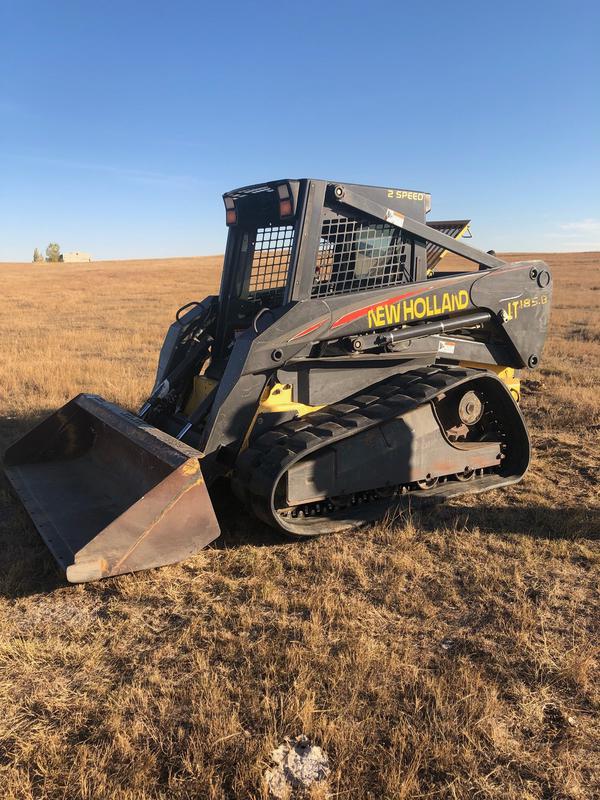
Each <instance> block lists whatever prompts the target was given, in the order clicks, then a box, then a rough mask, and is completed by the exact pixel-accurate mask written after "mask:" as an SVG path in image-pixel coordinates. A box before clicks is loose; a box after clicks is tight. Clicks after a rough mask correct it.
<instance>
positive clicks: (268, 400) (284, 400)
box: [258, 383, 323, 417]
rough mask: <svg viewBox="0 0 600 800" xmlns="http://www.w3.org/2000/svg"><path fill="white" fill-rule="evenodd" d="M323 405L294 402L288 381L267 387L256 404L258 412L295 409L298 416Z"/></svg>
mask: <svg viewBox="0 0 600 800" xmlns="http://www.w3.org/2000/svg"><path fill="white" fill-rule="evenodd" d="M320 408H323V406H307V405H305V404H304V403H295V402H294V399H293V390H292V387H291V386H290V384H289V383H276V384H274V385H273V386H271V387H267V389H265V391H264V392H263V396H262V397H261V398H260V403H259V404H258V413H259V414H271V413H273V412H276V413H277V414H281V412H283V411H295V412H296V413H297V414H298V416H299V417H303V416H304V415H305V414H310V412H311V411H318V410H319V409H320Z"/></svg>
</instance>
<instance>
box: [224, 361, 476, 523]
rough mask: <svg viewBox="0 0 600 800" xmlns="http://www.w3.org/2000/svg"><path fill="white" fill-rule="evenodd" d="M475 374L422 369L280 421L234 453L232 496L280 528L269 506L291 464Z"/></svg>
mask: <svg viewBox="0 0 600 800" xmlns="http://www.w3.org/2000/svg"><path fill="white" fill-rule="evenodd" d="M481 374H482V373H481V371H479V370H473V369H461V368H450V367H423V368H421V369H415V370H411V371H410V372H404V373H402V374H400V375H395V376H394V377H392V378H390V379H388V380H386V381H383V382H381V383H379V384H376V385H375V386H371V387H369V389H368V391H366V392H361V393H358V394H356V395H353V396H351V397H349V398H348V399H345V400H343V401H342V402H339V403H334V404H333V405H330V406H327V407H325V408H323V409H321V410H319V411H313V412H311V413H310V414H306V415H305V416H304V417H300V418H298V419H294V420H292V421H290V422H286V423H283V424H281V425H279V426H278V427H276V428H274V429H272V430H270V431H267V432H266V433H263V434H262V435H261V436H258V437H257V438H256V439H255V441H254V442H253V443H252V445H251V446H250V447H248V448H247V449H246V450H245V451H244V452H243V453H241V454H240V456H239V458H238V460H237V462H236V466H235V470H234V475H233V481H234V484H235V488H236V491H237V494H238V495H239V496H241V497H242V498H243V499H244V501H245V503H246V505H247V506H248V507H249V508H251V509H252V511H253V512H254V514H256V516H258V517H259V518H260V519H262V520H264V521H265V522H267V523H269V524H270V525H274V526H276V527H279V528H281V527H282V525H281V524H280V522H279V521H278V518H277V515H276V514H275V512H274V511H273V509H272V507H271V498H272V495H273V490H274V487H275V485H276V484H277V483H278V482H279V480H280V478H281V476H282V474H283V473H284V472H285V471H286V470H288V469H289V468H290V467H291V466H292V464H294V462H296V461H298V460H299V459H300V458H303V457H306V456H308V455H310V454H312V453H314V452H315V451H316V450H318V449H320V448H322V447H326V446H327V445H330V444H333V443H335V442H337V441H340V440H341V439H344V438H346V437H348V436H353V435H356V434H358V433H362V432H363V431H365V430H368V429H369V428H373V427H375V426H376V425H380V424H382V423H383V422H386V421H387V420H391V419H394V418H395V417H397V416H399V415H401V414H404V413H406V412H407V411H410V410H411V409H413V408H416V407H417V406H419V405H421V404H422V403H427V402H430V401H431V400H433V399H434V398H435V397H437V396H439V395H441V394H443V393H445V392H447V391H449V390H451V389H453V388H454V387H455V386H458V385H459V384H461V383H464V382H466V381H468V380H471V379H472V378H476V377H478V376H481Z"/></svg>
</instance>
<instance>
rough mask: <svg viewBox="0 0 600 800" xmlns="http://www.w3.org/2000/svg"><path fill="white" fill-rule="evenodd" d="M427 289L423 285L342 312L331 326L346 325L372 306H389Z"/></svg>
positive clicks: (362, 315)
mask: <svg viewBox="0 0 600 800" xmlns="http://www.w3.org/2000/svg"><path fill="white" fill-rule="evenodd" d="M428 289H431V286H425V287H423V288H422V289H415V290H414V291H412V292H405V293H404V294H399V295H398V296H397V297H390V299H389V300H383V301H381V302H379V303H373V304H372V305H370V306H365V307H364V308H359V309H358V311H351V312H350V313H349V314H344V316H343V317H340V318H339V319H337V320H336V321H335V322H334V323H333V325H332V326H331V327H332V329H333V328H339V327H341V326H342V325H347V324H348V323H349V322H353V321H354V320H355V319H358V318H359V317H364V315H365V314H368V313H369V311H372V310H373V309H374V308H379V307H380V306H391V305H393V304H394V303H398V302H399V301H400V300H404V298H405V297H412V296H413V295H415V294H422V293H423V292H426V291H427V290H428Z"/></svg>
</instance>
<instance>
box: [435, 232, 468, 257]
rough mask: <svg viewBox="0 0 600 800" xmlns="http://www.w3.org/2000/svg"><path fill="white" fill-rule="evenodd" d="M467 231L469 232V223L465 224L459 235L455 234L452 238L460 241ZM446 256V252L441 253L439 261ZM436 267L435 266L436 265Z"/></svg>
mask: <svg viewBox="0 0 600 800" xmlns="http://www.w3.org/2000/svg"><path fill="white" fill-rule="evenodd" d="M468 230H469V223H467V224H466V225H465V227H464V228H463V229H462V231H461V232H460V233H459V234H457V235H456V236H455V237H454V238H455V239H462V237H463V236H464V235H465V233H466V232H467V231H468ZM447 255H448V251H447V250H444V252H443V253H442V255H441V256H440V261H441V260H442V258H444V256H447ZM436 266H437V265H436Z"/></svg>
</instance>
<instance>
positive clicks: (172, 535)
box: [4, 394, 219, 583]
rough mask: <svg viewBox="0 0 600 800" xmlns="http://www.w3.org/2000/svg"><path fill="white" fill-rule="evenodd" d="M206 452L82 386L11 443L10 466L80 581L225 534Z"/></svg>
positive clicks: (53, 547) (189, 549) (40, 525)
mask: <svg viewBox="0 0 600 800" xmlns="http://www.w3.org/2000/svg"><path fill="white" fill-rule="evenodd" d="M201 458H202V454H201V453H200V452H199V451H198V450H195V449H194V448H192V447H189V446H188V445H186V444H183V443H182V442H180V441H178V440H177V439H174V438H173V437H171V436H169V435H168V434H166V433H163V432H162V431H160V430H158V428H155V427H153V426H152V425H148V424H147V423H145V422H143V421H142V420H141V419H139V417H136V416H134V415H133V414H130V413H129V412H127V411H125V410H123V409H121V408H119V407H118V406H116V405H114V404H113V403H109V402H107V401H106V400H104V399H103V398H101V397H98V396H96V395H90V394H80V395H78V396H77V397H75V398H74V399H73V400H71V401H70V402H69V403H67V404H66V405H65V406H63V407H62V408H61V409H60V410H59V411H57V412H56V413H54V414H52V416H50V417H48V418H47V419H46V420H44V421H43V422H42V423H41V424H40V425H38V426H37V427H36V428H34V429H33V430H32V431H30V432H29V433H28V434H26V435H25V436H24V437H23V438H22V439H21V440H19V441H18V442H16V443H15V444H14V445H12V447H10V448H9V449H8V450H7V451H6V454H5V459H4V461H5V472H6V475H7V477H8V479H9V481H10V483H11V484H12V486H13V488H14V489H15V491H16V493H17V495H18V496H19V498H20V499H21V501H22V503H23V505H24V506H25V508H26V510H27V512H28V513H29V515H30V517H31V519H32V520H33V523H34V524H35V526H36V528H37V530H38V531H39V533H40V535H41V537H42V539H43V540H44V542H45V543H46V545H47V546H48V548H49V549H50V551H51V552H52V554H53V556H54V558H55V559H56V560H57V561H58V563H59V564H60V565H61V567H62V568H63V569H64V570H65V571H66V573H67V579H68V580H69V581H71V582H73V583H79V582H83V581H91V580H97V579H99V578H104V577H107V576H110V575H121V574H123V573H126V572H135V571H137V570H142V569H149V568H151V567H158V566H162V565H164V564H174V563H176V562H178V561H181V560H183V559H185V558H188V557H190V556H192V555H194V554H195V553H198V552H199V551H200V550H202V549H203V548H204V547H206V546H207V545H208V544H209V543H210V542H212V541H213V540H214V539H216V538H217V536H218V535H219V525H218V522H217V519H216V517H215V513H214V510H213V507H212V503H211V500H210V497H209V494H208V491H207V489H206V486H205V483H204V479H203V476H202V470H201V466H200V460H201Z"/></svg>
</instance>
